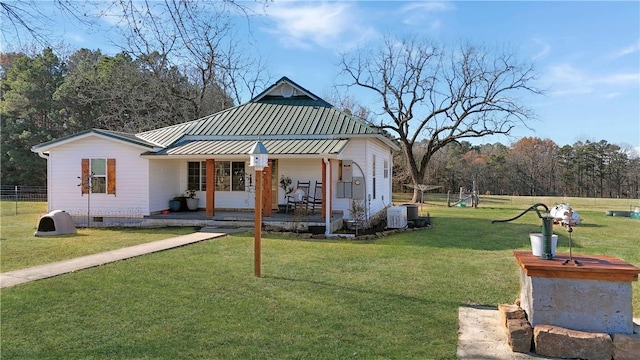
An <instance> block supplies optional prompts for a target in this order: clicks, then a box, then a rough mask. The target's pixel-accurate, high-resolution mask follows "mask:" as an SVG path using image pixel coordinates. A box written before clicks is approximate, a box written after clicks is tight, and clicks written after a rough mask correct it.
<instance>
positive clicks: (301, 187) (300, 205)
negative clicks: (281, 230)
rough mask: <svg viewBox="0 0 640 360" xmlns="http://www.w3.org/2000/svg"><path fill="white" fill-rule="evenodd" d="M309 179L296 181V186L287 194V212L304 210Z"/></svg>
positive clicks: (309, 185) (309, 183)
mask: <svg viewBox="0 0 640 360" xmlns="http://www.w3.org/2000/svg"><path fill="white" fill-rule="evenodd" d="M310 188H311V181H298V186H297V187H296V189H295V190H293V192H292V193H291V194H290V195H287V212H290V211H293V212H296V210H301V209H302V210H304V209H305V208H306V198H307V196H309V190H310Z"/></svg>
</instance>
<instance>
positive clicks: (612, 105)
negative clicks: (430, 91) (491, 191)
mask: <svg viewBox="0 0 640 360" xmlns="http://www.w3.org/2000/svg"><path fill="white" fill-rule="evenodd" d="M244 4H245V5H247V6H256V13H257V14H259V15H256V16H252V17H251V21H250V22H249V24H250V28H248V27H247V19H246V18H244V17H242V16H239V17H238V18H237V21H238V23H237V25H238V27H237V30H238V32H239V37H238V38H239V39H240V40H241V41H246V44H244V45H247V47H248V48H250V49H251V51H255V52H256V53H258V54H260V55H261V56H262V57H263V58H264V59H265V60H266V62H267V64H268V70H269V73H270V74H271V75H272V76H273V80H276V79H278V78H280V77H281V76H287V77H289V78H291V79H292V80H294V81H295V82H297V83H298V84H300V85H302V86H303V87H305V88H307V89H308V90H310V91H312V92H314V93H315V94H317V95H319V96H326V95H328V94H331V93H332V86H333V84H334V83H336V81H337V80H336V75H337V74H338V73H339V70H340V69H339V67H338V65H337V64H338V61H339V53H340V52H345V51H346V52H348V51H352V50H355V49H356V47H368V46H375V44H376V43H377V42H378V41H379V40H380V39H381V37H382V36H383V35H394V36H399V37H402V36H424V37H426V38H429V39H432V40H435V41H436V42H439V43H442V44H444V45H446V46H449V47H455V46H457V45H459V44H460V43H462V42H471V43H474V44H481V45H486V46H489V47H493V46H500V47H501V46H507V47H509V48H511V49H514V50H515V51H516V52H517V54H518V55H519V57H520V58H521V59H522V60H525V61H533V62H534V64H535V68H536V69H537V73H538V77H539V80H538V81H537V83H536V84H535V85H536V86H537V87H539V88H544V89H546V90H547V91H546V94H545V95H544V96H528V97H526V98H524V99H523V101H524V102H525V104H526V105H527V106H528V107H530V108H531V109H532V110H534V111H535V113H536V114H537V120H536V121H535V122H533V123H531V124H530V127H532V128H534V129H535V130H533V131H532V130H529V129H526V128H524V127H522V128H518V129H515V131H513V133H512V135H513V137H512V138H506V137H495V138H486V139H480V140H473V143H474V144H479V143H487V142H495V141H499V142H502V143H503V144H505V145H508V144H510V143H511V142H513V141H517V139H518V138H520V137H523V136H537V137H540V138H549V139H551V140H553V141H554V142H556V143H557V144H558V145H560V146H563V145H571V144H573V143H574V142H576V141H579V140H581V141H584V140H591V141H599V140H606V141H608V142H610V143H614V144H619V145H623V146H630V147H633V148H636V149H638V150H640V2H638V1H628V2H616V1H607V2H580V1H571V2H555V1H554V2H547V1H536V2H523V1H500V2H486V1H466V2H431V1H429V2H427V1H423V2H407V1H334V2H323V1H278V0H275V1H274V2H271V3H268V4H267V6H266V7H263V6H262V5H261V4H256V3H255V2H246V3H244ZM105 23H106V22H105ZM64 30H65V33H64V41H65V42H66V43H67V44H69V45H71V46H74V47H77V48H80V47H88V48H91V49H95V48H100V49H102V50H103V52H105V53H109V52H110V51H115V50H114V49H113V48H111V47H110V46H109V45H108V44H109V43H108V41H107V39H106V38H102V36H101V35H102V34H105V33H106V32H97V33H95V32H94V33H92V34H88V33H84V32H83V31H82V30H78V29H76V28H74V27H73V26H70V25H67V26H65V27H64ZM249 30H250V34H249ZM98 34H100V36H99V35H98ZM350 95H352V96H353V97H354V98H356V99H357V100H358V101H360V102H361V103H362V104H363V105H365V106H368V107H370V108H372V109H373V110H379V109H376V106H377V105H376V104H377V102H376V101H375V99H374V98H372V97H371V96H369V94H367V93H365V92H360V91H358V92H352V93H350Z"/></svg>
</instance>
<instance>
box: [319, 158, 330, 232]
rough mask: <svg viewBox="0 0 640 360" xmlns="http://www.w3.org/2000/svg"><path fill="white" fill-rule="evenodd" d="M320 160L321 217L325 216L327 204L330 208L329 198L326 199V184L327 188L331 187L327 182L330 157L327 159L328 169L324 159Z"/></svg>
mask: <svg viewBox="0 0 640 360" xmlns="http://www.w3.org/2000/svg"><path fill="white" fill-rule="evenodd" d="M321 161H322V212H321V216H322V218H323V219H324V218H326V210H327V206H329V209H331V199H327V196H326V194H327V192H326V189H327V186H328V187H329V189H331V183H329V184H327V171H329V174H331V159H328V161H329V169H327V164H325V162H324V160H321Z"/></svg>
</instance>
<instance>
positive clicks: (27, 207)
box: [0, 201, 194, 272]
mask: <svg viewBox="0 0 640 360" xmlns="http://www.w3.org/2000/svg"><path fill="white" fill-rule="evenodd" d="M0 211H1V212H0V214H1V215H0V216H1V217H0V219H1V230H0V271H2V272H6V271H11V270H16V269H21V268H25V267H29V266H35V265H41V264H46V263H50V262H54V261H60V260H66V259H71V258H74V257H78V256H84V255H89V254H95V253H98V252H102V251H109V250H114V249H119V248H122V247H125V246H132V245H137V244H142V243H146V242H150V241H156V240H162V239H167V238H170V237H174V236H179V235H184V234H189V233H192V232H193V231H194V229H193V228H189V227H184V228H179V227H174V228H159V229H137V228H126V229H125V228H116V229H93V228H92V229H78V234H76V235H62V236H46V237H35V236H33V233H34V232H35V231H36V229H37V227H38V221H39V219H40V217H41V216H42V215H44V214H46V213H47V204H46V203H42V202H19V203H18V204H17V207H16V203H14V202H9V201H2V202H0Z"/></svg>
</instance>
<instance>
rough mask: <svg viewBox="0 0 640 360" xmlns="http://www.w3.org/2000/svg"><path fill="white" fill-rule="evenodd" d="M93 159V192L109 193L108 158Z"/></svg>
mask: <svg viewBox="0 0 640 360" xmlns="http://www.w3.org/2000/svg"><path fill="white" fill-rule="evenodd" d="M90 161H91V175H93V177H92V178H91V193H93V194H106V193H107V159H90Z"/></svg>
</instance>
